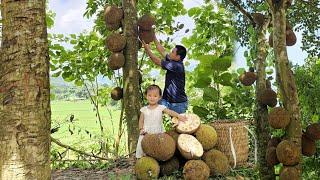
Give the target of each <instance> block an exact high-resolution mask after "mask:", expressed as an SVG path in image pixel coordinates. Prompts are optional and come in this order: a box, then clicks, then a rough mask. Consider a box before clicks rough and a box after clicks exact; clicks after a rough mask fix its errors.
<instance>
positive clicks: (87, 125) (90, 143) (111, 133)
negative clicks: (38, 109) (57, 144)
mask: <svg viewBox="0 0 320 180" xmlns="http://www.w3.org/2000/svg"><path fill="white" fill-rule="evenodd" d="M99 108H100V115H101V119H102V124H103V127H104V134H103V136H104V138H103V139H104V141H106V142H108V143H111V144H112V143H113V140H114V138H115V137H116V135H117V133H118V127H119V118H120V113H121V112H120V109H119V107H118V106H108V107H99ZM51 110H52V115H51V119H52V125H51V126H52V127H51V128H54V127H57V126H59V127H60V128H59V130H58V131H57V132H55V133H53V134H52V136H53V137H54V138H57V139H59V140H60V141H61V142H62V143H64V144H66V145H69V146H72V147H77V148H80V149H82V150H85V151H87V152H90V151H91V149H92V148H98V147H99V140H101V133H100V126H99V121H98V118H97V117H96V111H94V110H93V105H92V104H91V103H90V101H89V100H82V101H52V102H51ZM71 115H74V120H73V121H72V122H71V121H70V116H71ZM90 134H91V137H90ZM124 139H125V137H123V138H122V145H124V144H125V142H124ZM122 149H123V150H124V149H125V148H124V147H122Z"/></svg>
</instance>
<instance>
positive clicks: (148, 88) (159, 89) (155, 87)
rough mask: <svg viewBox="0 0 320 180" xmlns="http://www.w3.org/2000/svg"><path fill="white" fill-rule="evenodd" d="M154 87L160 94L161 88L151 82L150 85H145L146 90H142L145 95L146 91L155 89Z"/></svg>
mask: <svg viewBox="0 0 320 180" xmlns="http://www.w3.org/2000/svg"><path fill="white" fill-rule="evenodd" d="M155 89H158V91H159V95H160V96H161V95H162V91H161V88H160V87H159V86H158V85H155V84H152V85H150V86H148V87H147V89H146V91H145V92H144V94H145V95H147V93H148V92H149V91H151V90H155Z"/></svg>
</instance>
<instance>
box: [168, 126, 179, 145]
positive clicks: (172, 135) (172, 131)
mask: <svg viewBox="0 0 320 180" xmlns="http://www.w3.org/2000/svg"><path fill="white" fill-rule="evenodd" d="M166 133H167V134H168V135H169V136H171V137H172V138H173V139H174V141H175V142H178V137H179V133H177V131H175V130H174V129H172V130H170V131H167V132H166Z"/></svg>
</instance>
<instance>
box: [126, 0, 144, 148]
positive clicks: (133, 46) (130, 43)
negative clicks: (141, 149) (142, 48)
mask: <svg viewBox="0 0 320 180" xmlns="http://www.w3.org/2000/svg"><path fill="white" fill-rule="evenodd" d="M122 5H123V11H124V20H123V22H124V23H123V26H124V35H125V38H126V40H127V45H126V48H125V50H124V56H125V59H126V62H125V65H124V67H123V79H124V81H123V91H124V96H123V98H124V99H123V100H124V108H125V115H126V122H127V130H128V148H129V153H132V152H134V151H135V149H136V145H137V141H138V137H139V132H138V122H139V114H140V113H139V112H140V111H139V110H140V107H141V102H140V99H141V98H140V93H139V78H138V39H137V37H138V32H137V31H138V29H137V10H136V5H137V1H136V0H123V1H122Z"/></svg>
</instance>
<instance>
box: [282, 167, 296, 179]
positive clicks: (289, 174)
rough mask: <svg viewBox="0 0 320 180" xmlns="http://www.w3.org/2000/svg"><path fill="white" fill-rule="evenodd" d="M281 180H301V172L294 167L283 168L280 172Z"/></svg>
mask: <svg viewBox="0 0 320 180" xmlns="http://www.w3.org/2000/svg"><path fill="white" fill-rule="evenodd" d="M279 178H280V180H299V179H300V177H299V171H298V169H297V168H296V167H293V166H283V167H282V168H281V170H280V175H279Z"/></svg>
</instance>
